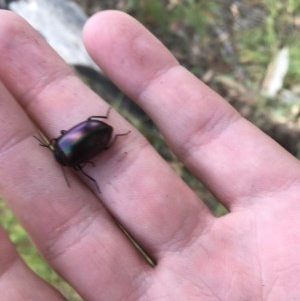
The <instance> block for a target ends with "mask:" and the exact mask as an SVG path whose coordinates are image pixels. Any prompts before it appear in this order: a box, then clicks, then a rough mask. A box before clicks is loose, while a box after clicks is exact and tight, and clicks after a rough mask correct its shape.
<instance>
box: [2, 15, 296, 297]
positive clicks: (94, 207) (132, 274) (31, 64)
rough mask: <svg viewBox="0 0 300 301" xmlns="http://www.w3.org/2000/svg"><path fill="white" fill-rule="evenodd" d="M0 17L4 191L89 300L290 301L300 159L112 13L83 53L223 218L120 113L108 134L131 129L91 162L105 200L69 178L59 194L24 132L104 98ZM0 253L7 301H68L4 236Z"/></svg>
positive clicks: (100, 106)
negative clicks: (146, 119)
mask: <svg viewBox="0 0 300 301" xmlns="http://www.w3.org/2000/svg"><path fill="white" fill-rule="evenodd" d="M0 18H1V20H2V22H1V26H0V40H1V43H0V52H1V57H0V77H1V81H2V82H3V85H1V86H0V95H1V96H0V99H1V103H0V104H1V110H0V121H1V129H0V143H1V144H0V150H1V152H0V160H1V161H0V164H1V171H0V191H1V194H2V196H4V198H5V200H6V201H7V202H8V204H9V206H10V207H11V208H12V209H13V211H14V212H15V213H16V214H17V216H18V217H19V219H20V220H21V222H22V224H23V225H24V227H25V229H26V230H27V231H28V233H29V234H30V236H31V237H32V239H33V241H34V242H35V244H36V245H37V246H38V248H39V250H40V251H41V253H42V254H43V256H44V257H45V259H46V260H47V261H48V262H49V264H50V265H51V266H52V267H53V268H54V269H55V270H56V271H58V273H59V274H61V275H62V276H63V277H64V278H65V279H66V281H68V282H69V283H70V285H71V286H72V287H73V288H74V289H75V290H77V291H78V292H79V293H80V294H81V296H82V297H83V298H84V299H85V300H86V301H99V300H128V301H129V300H130V301H138V300H151V301H153V300H172V301H174V300H189V301H190V300H203V301H205V300H210V301H211V300H230V301H235V300H255V301H257V300H272V301H274V300H299V298H300V286H299V285H298V284H299V279H300V269H299V263H300V259H299V252H300V218H299V216H300V208H299V204H300V202H299V196H300V184H299V179H300V166H299V162H298V160H297V159H295V158H294V157H292V156H291V155H290V154H288V153H287V152H286V151H285V150H283V149H282V148H281V147H280V146H279V145H277V144H276V143H275V142H274V141H272V140H271V139H270V138H269V137H267V136H266V135H265V134H263V133H262V132H261V131H260V130H258V129H257V128H256V127H254V126H253V125H252V124H250V123H249V122H248V121H246V120H244V119H243V118H241V117H240V116H239V114H238V113H237V112H236V111H235V110H234V109H233V108H231V107H230V106H229V105H228V104H227V103H226V101H224V100H223V99H222V98H221V97H220V96H218V95H217V94H215V93H214V92H213V91H212V90H210V89H209V88H208V87H207V86H205V85H204V84H203V83H202V82H201V81H199V80H198V79H197V78H195V77H194V76H193V75H192V74H191V73H189V72H188V71H187V70H185V69H184V68H183V67H180V66H179V65H178V63H177V61H176V60H175V59H174V57H173V56H172V55H171V54H170V53H169V52H168V51H167V50H166V49H165V48H164V46H162V44H161V43H160V42H159V41H157V40H156V39H155V38H154V37H153V36H152V35H151V34H150V33H149V32H147V31H146V30H145V29H144V28H143V27H142V26H141V25H140V24H139V23H138V22H136V21H135V20H133V19H132V18H131V17H129V16H127V15H125V14H123V13H120V12H112V11H109V12H103V13H100V14H98V15H96V16H94V17H93V18H91V20H90V21H89V22H88V24H87V26H86V28H85V31H84V41H85V44H86V47H87V49H88V51H89V52H90V54H91V56H92V57H93V59H94V60H95V61H96V62H97V63H98V64H99V66H100V67H101V68H102V69H103V70H104V71H105V72H106V74H107V75H108V76H109V77H110V78H111V79H112V80H113V81H114V82H115V83H116V84H117V85H118V86H119V87H120V88H121V89H122V90H123V91H124V92H125V93H126V94H127V95H128V96H129V97H131V98H132V99H133V100H134V101H135V102H136V103H137V104H138V105H139V106H141V107H142V108H143V109H144V110H145V111H146V112H147V113H148V114H149V116H150V117H151V118H152V119H153V120H154V121H155V123H156V124H157V125H158V127H159V128H160V130H161V132H162V133H163V134H164V136H165V138H166V140H167V141H168V143H169V145H170V147H171V148H172V150H173V151H174V152H175V153H176V154H177V156H178V157H179V159H180V160H182V162H183V163H184V164H185V165H186V166H187V167H188V168H189V169H190V170H191V171H192V172H193V173H194V174H195V176H196V177H197V178H198V179H199V180H201V181H202V182H203V183H205V185H206V186H207V187H208V188H209V189H210V190H211V191H212V192H213V193H214V194H215V195H216V196H217V197H218V199H219V200H220V202H222V203H223V204H224V205H225V206H226V207H227V208H228V209H229V211H230V213H229V214H227V215H226V216H223V217H221V218H216V217H214V216H213V215H212V214H211V212H210V211H209V210H208V209H207V207H206V206H205V205H204V204H203V203H202V202H201V200H199V199H198V198H197V196H196V195H195V194H194V192H193V191H191V189H190V188H189V187H187V185H186V184H185V183H183V182H182V180H181V179H179V178H178V177H177V176H176V175H175V173H174V172H173V171H172V170H171V168H170V167H169V166H168V164H167V163H166V162H164V161H163V160H162V159H161V157H160V156H158V155H157V154H156V152H155V151H154V150H153V148H152V147H151V146H150V145H149V144H148V143H147V141H146V140H145V139H144V138H143V137H142V136H141V135H140V134H139V133H138V132H137V131H136V130H134V129H133V128H131V126H130V125H129V124H128V123H127V122H126V121H124V120H123V119H122V118H121V117H120V116H119V115H118V114H117V113H116V112H112V113H111V115H110V117H109V123H110V124H112V125H113V127H114V128H115V132H116V133H118V132H126V131H127V130H129V129H130V130H131V133H130V135H128V136H126V138H124V139H120V140H119V141H118V142H117V143H116V144H115V145H114V146H113V147H112V149H110V150H109V151H107V152H104V153H102V154H101V155H100V156H99V157H97V158H95V160H94V159H93V161H94V162H95V167H93V168H91V169H89V171H90V172H91V174H92V175H93V177H94V178H95V179H96V180H97V182H98V183H99V185H100V187H101V192H102V193H101V194H97V193H96V191H95V194H93V193H91V191H90V190H89V189H87V186H86V185H85V184H84V183H83V182H82V181H80V180H79V179H77V177H73V176H72V174H71V173H70V174H68V178H69V179H70V182H71V188H69V187H68V186H67V185H66V183H65V181H64V179H63V176H62V173H61V168H60V166H58V164H56V163H55V161H54V159H53V156H52V154H51V153H49V151H47V150H44V149H41V148H40V147H39V146H38V145H37V142H36V141H35V140H34V139H33V138H32V135H34V134H35V133H36V130H35V127H34V126H33V123H34V124H35V125H36V126H37V127H39V128H40V129H41V130H42V131H43V132H44V133H46V134H47V136H48V137H56V136H58V135H59V132H60V130H62V129H68V128H70V127H71V126H73V125H75V124H77V123H78V122H80V121H82V120H85V119H86V118H87V117H89V116H90V115H97V114H98V115H99V114H102V113H103V112H106V110H107V104H106V103H105V102H104V101H102V100H99V98H98V97H97V96H96V95H95V94H94V93H92V92H91V91H90V90H89V89H88V88H87V87H86V86H85V85H84V84H83V83H81V82H80V81H79V80H78V79H77V78H76V77H75V76H74V75H73V73H72V71H71V70H70V69H69V67H67V66H66V65H65V64H64V63H63V62H62V60H61V59H60V58H58V57H57V55H56V54H55V53H53V51H52V50H51V49H49V47H48V46H47V45H46V44H45V42H44V41H43V39H42V38H41V37H40V36H39V35H38V34H37V33H36V32H35V31H34V30H33V29H32V28H31V27H30V26H29V25H27V24H26V23H25V22H24V21H23V20H22V19H20V18H19V17H17V16H15V15H14V14H12V13H10V12H6V11H1V13H0ZM32 122H33V123H32ZM91 188H93V187H92V186H91ZM109 212H110V213H111V214H112V215H113V216H114V218H115V219H116V220H117V221H118V222H119V223H120V224H122V225H123V226H124V227H125V228H126V229H127V230H128V231H129V232H130V233H131V234H132V235H133V236H134V237H135V238H136V239H137V241H139V242H140V244H141V245H142V246H143V247H144V249H145V250H147V252H148V253H149V254H150V255H151V257H152V258H154V259H155V261H156V266H155V267H151V266H150V265H149V264H148V263H147V262H146V261H145V260H144V259H143V258H142V257H141V256H140V255H139V254H138V252H137V251H136V250H135V249H134V247H133V246H132V244H131V243H130V242H129V241H128V239H127V238H126V236H125V235H124V234H123V233H122V231H121V230H120V228H119V227H118V226H117V225H116V223H115V221H114V219H113V218H112V217H111V214H110V213H109ZM0 248H1V251H0V275H1V278H0V285H1V288H2V289H1V292H2V293H1V294H2V298H3V300H9V301H10V300H51V301H58V300H64V299H63V297H62V296H61V295H60V294H59V293H58V292H57V291H55V290H54V289H53V288H52V287H50V286H49V285H47V284H45V283H44V282H42V281H41V280H40V279H39V278H38V277H37V276H34V275H33V274H32V273H31V272H30V271H29V269H28V268H27V267H26V266H25V265H24V264H23V263H22V262H21V260H20V259H19V257H18V255H17V253H16V251H15V250H14V248H13V247H12V246H11V245H10V244H9V242H8V239H7V237H6V236H5V234H4V232H3V231H2V232H1V233H0Z"/></svg>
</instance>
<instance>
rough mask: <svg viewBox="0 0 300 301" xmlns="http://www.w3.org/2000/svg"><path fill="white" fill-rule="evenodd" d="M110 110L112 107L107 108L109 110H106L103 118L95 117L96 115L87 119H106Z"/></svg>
mask: <svg viewBox="0 0 300 301" xmlns="http://www.w3.org/2000/svg"><path fill="white" fill-rule="evenodd" d="M111 109H112V107H109V108H108V110H107V112H106V115H105V116H97V115H96V116H90V117H89V118H88V120H92V119H93V118H94V119H99V118H105V119H107V118H108V116H109V113H110V111H111Z"/></svg>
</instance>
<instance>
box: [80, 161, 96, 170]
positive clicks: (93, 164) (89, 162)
mask: <svg viewBox="0 0 300 301" xmlns="http://www.w3.org/2000/svg"><path fill="white" fill-rule="evenodd" d="M87 164H91V165H92V166H93V167H94V166H95V163H94V162H93V161H86V162H84V163H82V164H81V165H80V167H81V168H83V167H85V166H86V165H87Z"/></svg>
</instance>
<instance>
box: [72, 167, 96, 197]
mask: <svg viewBox="0 0 300 301" xmlns="http://www.w3.org/2000/svg"><path fill="white" fill-rule="evenodd" d="M74 169H75V170H76V171H79V172H81V173H82V174H83V175H84V176H86V177H87V178H88V179H90V180H91V181H92V182H94V184H95V186H96V188H97V190H98V192H99V193H101V190H100V188H99V185H98V183H97V181H96V180H95V179H94V178H92V177H91V176H90V175H89V174H87V173H86V172H85V171H84V170H83V166H81V165H77V166H74Z"/></svg>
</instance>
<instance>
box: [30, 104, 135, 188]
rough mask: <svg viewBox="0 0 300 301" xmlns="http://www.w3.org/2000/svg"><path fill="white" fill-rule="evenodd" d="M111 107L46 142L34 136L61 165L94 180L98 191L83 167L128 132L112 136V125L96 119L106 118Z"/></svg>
mask: <svg viewBox="0 0 300 301" xmlns="http://www.w3.org/2000/svg"><path fill="white" fill-rule="evenodd" d="M110 110H111V107H110V108H109V109H108V110H107V113H106V115H105V116H91V117H89V118H88V119H87V120H86V121H83V122H80V123H78V124H77V125H75V126H73V127H72V128H71V129H69V130H67V131H64V130H63V131H61V136H59V137H57V138H54V139H51V140H50V142H49V143H48V144H46V143H44V142H43V141H42V140H41V139H39V138H38V137H35V136H34V138H36V139H37V140H38V141H39V142H40V145H41V146H43V147H47V148H49V149H50V150H51V151H53V153H54V157H55V159H56V161H57V162H58V163H59V164H61V165H63V166H69V167H73V168H74V169H75V170H76V171H80V172H81V173H82V174H83V175H85V176H86V177H87V178H89V179H90V180H91V181H93V182H94V184H95V185H96V188H97V190H98V192H100V189H99V186H98V183H97V181H96V180H95V179H94V178H92V177H91V176H90V175H88V174H87V173H86V172H85V171H84V170H83V167H84V165H85V164H86V163H91V161H90V159H92V158H93V157H95V156H96V155H97V154H99V153H100V152H102V151H104V150H106V149H108V148H110V147H111V145H112V144H113V143H114V142H115V141H116V139H117V138H118V137H120V136H125V135H127V134H129V132H130V131H128V132H126V133H123V134H116V135H115V136H114V138H112V134H113V127H112V126H110V125H109V124H107V123H105V122H103V121H100V120H98V119H102V118H105V119H107V118H108V115H109V113H110Z"/></svg>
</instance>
